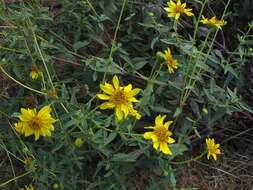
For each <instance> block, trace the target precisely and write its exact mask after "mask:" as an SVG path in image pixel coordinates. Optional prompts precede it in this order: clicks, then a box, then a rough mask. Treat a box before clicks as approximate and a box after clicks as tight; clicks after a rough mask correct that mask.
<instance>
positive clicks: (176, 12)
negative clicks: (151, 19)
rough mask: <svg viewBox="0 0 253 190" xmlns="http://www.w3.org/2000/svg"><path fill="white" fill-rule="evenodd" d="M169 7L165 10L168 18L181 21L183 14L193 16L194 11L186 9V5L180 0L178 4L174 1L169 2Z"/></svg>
mask: <svg viewBox="0 0 253 190" xmlns="http://www.w3.org/2000/svg"><path fill="white" fill-rule="evenodd" d="M167 5H168V7H165V8H164V10H165V11H167V12H168V17H175V19H176V20H178V19H179V17H180V15H181V14H186V15H187V16H193V15H194V14H193V13H192V12H191V11H192V9H189V8H186V3H183V4H182V3H181V0H178V1H177V3H175V2H174V0H170V1H169V2H167Z"/></svg>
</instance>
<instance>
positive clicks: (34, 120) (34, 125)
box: [29, 116, 41, 130]
mask: <svg viewBox="0 0 253 190" xmlns="http://www.w3.org/2000/svg"><path fill="white" fill-rule="evenodd" d="M40 123H41V121H40V119H39V118H38V117H37V116H35V117H33V118H32V119H31V121H29V125H30V127H32V128H33V129H34V130H38V129H40V128H41V127H40Z"/></svg>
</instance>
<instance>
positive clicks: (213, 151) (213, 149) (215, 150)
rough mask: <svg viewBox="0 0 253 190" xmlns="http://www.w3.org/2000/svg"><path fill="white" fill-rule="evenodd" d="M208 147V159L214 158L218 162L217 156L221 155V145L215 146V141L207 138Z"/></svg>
mask: <svg viewBox="0 0 253 190" xmlns="http://www.w3.org/2000/svg"><path fill="white" fill-rule="evenodd" d="M206 146H207V151H208V152H207V159H208V160H209V158H210V156H212V157H213V159H214V160H215V161H216V160H217V154H221V150H220V144H215V141H214V139H212V138H207V139H206Z"/></svg>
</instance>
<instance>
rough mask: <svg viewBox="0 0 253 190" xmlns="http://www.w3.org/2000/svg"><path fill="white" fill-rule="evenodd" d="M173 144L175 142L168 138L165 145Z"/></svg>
mask: <svg viewBox="0 0 253 190" xmlns="http://www.w3.org/2000/svg"><path fill="white" fill-rule="evenodd" d="M174 142H176V141H175V139H173V138H171V137H168V139H167V143H169V144H172V143H174Z"/></svg>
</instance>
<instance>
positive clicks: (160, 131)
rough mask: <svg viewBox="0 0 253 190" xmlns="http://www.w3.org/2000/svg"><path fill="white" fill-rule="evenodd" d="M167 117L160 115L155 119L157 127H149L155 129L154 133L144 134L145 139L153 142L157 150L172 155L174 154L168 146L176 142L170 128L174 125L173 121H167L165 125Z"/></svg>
mask: <svg viewBox="0 0 253 190" xmlns="http://www.w3.org/2000/svg"><path fill="white" fill-rule="evenodd" d="M165 118H166V115H163V116H161V115H158V116H157V117H156V118H155V126H151V127H147V128H150V129H153V130H154V131H152V132H146V133H144V138H145V139H151V140H152V142H153V147H154V149H156V150H160V151H162V152H163V153H164V154H168V155H172V152H171V150H170V148H169V146H168V144H172V143H174V142H175V140H174V139H173V138H171V136H172V132H171V131H169V129H168V128H169V126H170V125H171V124H172V121H167V122H165V123H164V119H165Z"/></svg>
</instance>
